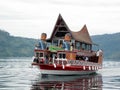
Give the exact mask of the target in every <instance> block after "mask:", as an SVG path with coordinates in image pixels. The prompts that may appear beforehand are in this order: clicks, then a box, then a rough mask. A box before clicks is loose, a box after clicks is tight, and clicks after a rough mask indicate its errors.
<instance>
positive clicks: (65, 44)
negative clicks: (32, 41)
mask: <svg viewBox="0 0 120 90" xmlns="http://www.w3.org/2000/svg"><path fill="white" fill-rule="evenodd" d="M46 38H47V34H46V33H42V34H41V38H40V40H39V44H38V46H37V47H38V48H39V49H41V50H45V49H47V42H46ZM70 40H71V35H70V34H69V33H67V34H65V37H64V42H63V43H61V46H60V47H61V48H63V49H64V50H70V48H71V42H70Z"/></svg>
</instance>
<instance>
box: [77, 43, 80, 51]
mask: <svg viewBox="0 0 120 90" xmlns="http://www.w3.org/2000/svg"><path fill="white" fill-rule="evenodd" d="M76 49H78V50H80V42H76Z"/></svg>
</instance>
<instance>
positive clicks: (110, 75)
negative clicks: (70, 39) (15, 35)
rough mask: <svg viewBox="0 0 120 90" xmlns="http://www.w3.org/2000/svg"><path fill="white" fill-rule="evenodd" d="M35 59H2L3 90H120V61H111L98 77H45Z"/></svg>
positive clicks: (0, 88) (1, 84) (0, 67)
mask: <svg viewBox="0 0 120 90" xmlns="http://www.w3.org/2000/svg"><path fill="white" fill-rule="evenodd" d="M31 62H32V59H31V58H20V59H0V90H56V89H57V90H120V62H118V61H107V60H105V61H104V63H103V69H102V70H100V71H98V73H97V74H94V75H84V76H52V75H49V76H47V75H44V76H41V74H40V72H39V70H38V69H37V68H32V67H31Z"/></svg>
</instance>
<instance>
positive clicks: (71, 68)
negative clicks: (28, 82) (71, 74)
mask: <svg viewBox="0 0 120 90" xmlns="http://www.w3.org/2000/svg"><path fill="white" fill-rule="evenodd" d="M37 66H38V67H39V68H40V69H42V70H58V71H59V70H65V71H83V70H84V71H93V70H89V66H85V69H84V68H83V67H84V66H64V68H63V66H62V65H57V66H56V67H54V65H44V64H39V65H37ZM90 67H92V66H90Z"/></svg>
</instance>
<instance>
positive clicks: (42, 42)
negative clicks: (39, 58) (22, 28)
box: [39, 33, 47, 50]
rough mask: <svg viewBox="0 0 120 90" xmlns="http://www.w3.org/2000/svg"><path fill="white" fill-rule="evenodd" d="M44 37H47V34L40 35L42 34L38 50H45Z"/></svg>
mask: <svg viewBox="0 0 120 90" xmlns="http://www.w3.org/2000/svg"><path fill="white" fill-rule="evenodd" d="M46 37H47V34H46V33H42V34H41V39H40V41H39V48H40V49H41V50H44V49H47V42H46Z"/></svg>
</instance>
